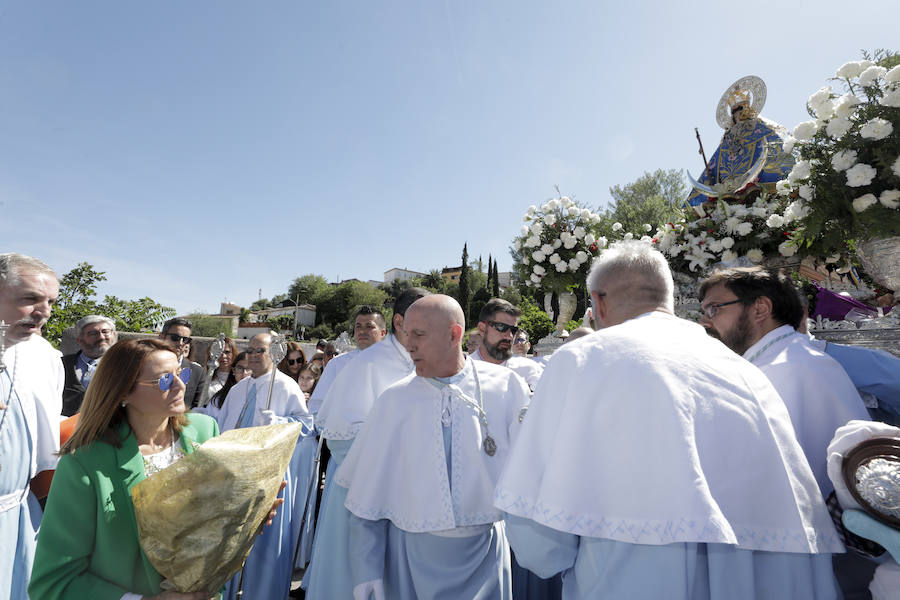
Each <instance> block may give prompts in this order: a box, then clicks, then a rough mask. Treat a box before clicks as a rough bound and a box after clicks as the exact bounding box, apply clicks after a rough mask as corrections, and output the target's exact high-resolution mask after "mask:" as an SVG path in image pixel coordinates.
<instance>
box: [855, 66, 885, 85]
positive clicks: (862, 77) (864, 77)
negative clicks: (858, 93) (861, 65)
mask: <svg viewBox="0 0 900 600" xmlns="http://www.w3.org/2000/svg"><path fill="white" fill-rule="evenodd" d="M886 73H887V69H885V68H884V67H879V66H874V65H873V66H871V67H869V68H868V69H866V70H865V71H863V72H862V73H860V74H859V85H861V86H863V87H866V86H869V85H872V84H873V83H875V81H876V80H877V79H878V78H879V77H884V75H885V74H886Z"/></svg>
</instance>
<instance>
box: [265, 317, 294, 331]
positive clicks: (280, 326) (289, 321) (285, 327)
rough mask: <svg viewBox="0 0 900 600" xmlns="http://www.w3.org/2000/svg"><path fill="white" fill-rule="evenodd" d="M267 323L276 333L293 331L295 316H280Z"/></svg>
mask: <svg viewBox="0 0 900 600" xmlns="http://www.w3.org/2000/svg"><path fill="white" fill-rule="evenodd" d="M267 323H268V324H269V327H271V328H272V329H273V330H275V331H279V332H280V331H293V330H294V315H278V316H277V317H272V318H271V319H269V320H268V321H267Z"/></svg>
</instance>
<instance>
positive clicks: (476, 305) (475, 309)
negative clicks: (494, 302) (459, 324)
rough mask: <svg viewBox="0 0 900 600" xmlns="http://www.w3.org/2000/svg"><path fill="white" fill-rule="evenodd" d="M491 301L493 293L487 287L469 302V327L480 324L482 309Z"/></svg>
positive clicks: (467, 319) (476, 293)
mask: <svg viewBox="0 0 900 600" xmlns="http://www.w3.org/2000/svg"><path fill="white" fill-rule="evenodd" d="M490 299H491V293H490V292H489V291H488V289H487V288H486V287H483V288H479V290H478V291H477V292H475V294H474V295H473V296H472V299H471V300H469V314H468V315H467V316H466V323H468V325H469V327H474V326H475V325H476V324H477V323H478V313H480V312H481V309H482V307H483V306H484V305H485V304H487V301H488V300H490Z"/></svg>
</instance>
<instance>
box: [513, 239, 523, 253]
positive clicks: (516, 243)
mask: <svg viewBox="0 0 900 600" xmlns="http://www.w3.org/2000/svg"><path fill="white" fill-rule="evenodd" d="M513 249H514V250H516V251H517V252H518V251H519V250H521V249H522V242H520V241H519V240H516V241H514V242H513Z"/></svg>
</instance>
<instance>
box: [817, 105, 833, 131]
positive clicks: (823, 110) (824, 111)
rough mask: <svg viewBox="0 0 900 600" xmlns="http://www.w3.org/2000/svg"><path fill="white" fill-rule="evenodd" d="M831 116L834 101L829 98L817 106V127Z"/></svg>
mask: <svg viewBox="0 0 900 600" xmlns="http://www.w3.org/2000/svg"><path fill="white" fill-rule="evenodd" d="M833 116H834V102H832V101H831V100H828V101H827V102H825V103H824V104H822V105H821V106H819V108H818V109H817V110H816V117H818V118H817V119H816V123H817V124H818V125H819V127H821V126H822V122H823V121H825V120H827V119H830V118H831V117H833Z"/></svg>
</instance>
